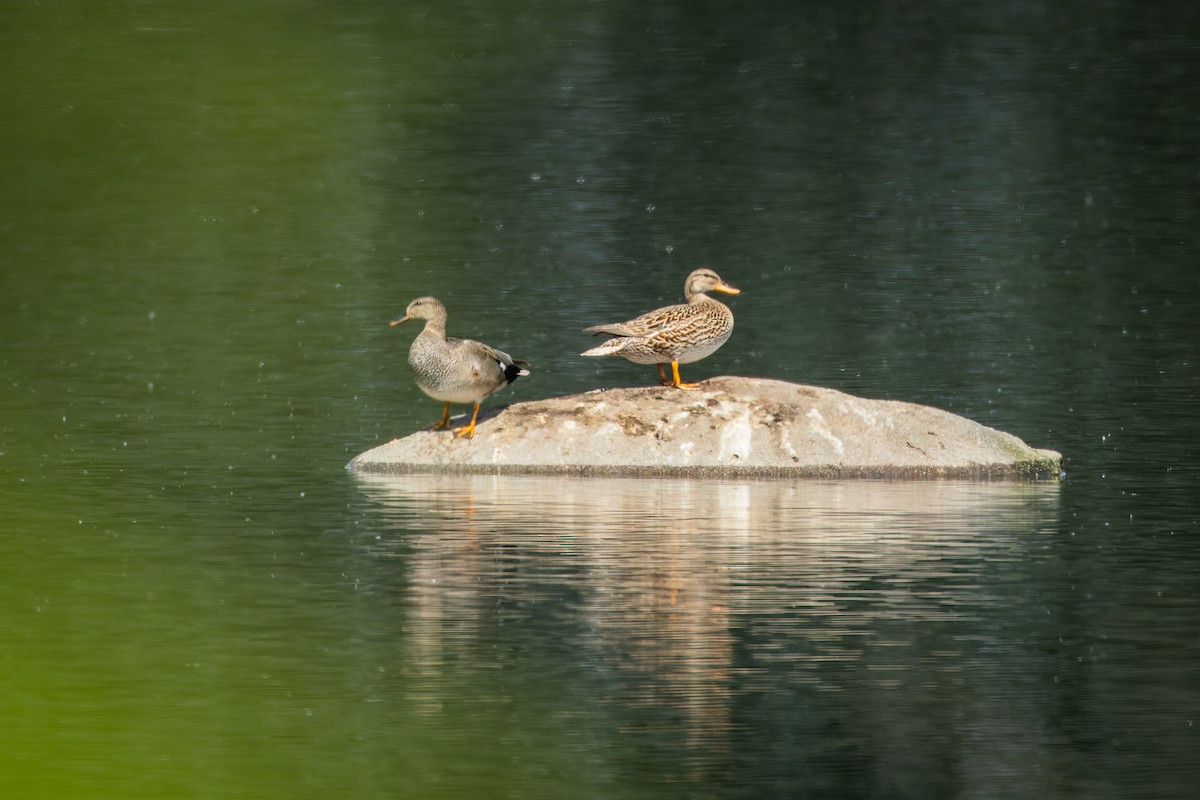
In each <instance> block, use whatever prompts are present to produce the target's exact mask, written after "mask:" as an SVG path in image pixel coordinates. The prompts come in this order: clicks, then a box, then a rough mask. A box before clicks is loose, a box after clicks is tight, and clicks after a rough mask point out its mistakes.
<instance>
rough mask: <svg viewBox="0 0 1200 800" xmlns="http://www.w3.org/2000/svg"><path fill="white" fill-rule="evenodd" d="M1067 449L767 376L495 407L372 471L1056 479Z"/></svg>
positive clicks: (382, 460)
mask: <svg viewBox="0 0 1200 800" xmlns="http://www.w3.org/2000/svg"><path fill="white" fill-rule="evenodd" d="M1061 463H1062V456H1060V455H1059V454H1058V453H1056V452H1054V451H1052V450H1038V449H1035V448H1032V447H1030V446H1028V445H1027V444H1025V443H1024V442H1022V441H1021V440H1020V439H1018V438H1017V437H1015V436H1012V435H1010V434H1007V433H1003V432H1001V431H997V430H994V429H992V428H988V427H986V426H984V425H980V424H979V423H977V422H973V421H971V420H969V419H966V418H964V417H960V416H957V415H955V414H951V413H949V412H946V411H941V410H939V409H936V408H931V407H929V406H922V405H917V404H914V403H904V402H899V401H895V400H869V399H865V398H861V397H855V396H853V395H848V394H845V393H843V392H839V391H836V390H834V389H824V388H820V387H816V386H801V385H797V384H794V383H787V382H784V381H777V380H769V379H764V378H739V377H721V378H712V379H710V380H708V381H706V382H705V383H704V384H703V385H702V387H701V388H699V389H696V390H694V391H681V390H679V389H675V388H672V387H658V386H654V387H641V388H628V389H601V390H596V391H591V392H585V393H583V394H576V395H570V396H567V397H552V398H548V399H546V400H536V401H532V402H527V403H515V404H513V405H510V406H504V407H500V408H495V409H491V410H490V411H489V412H488V413H487V414H486V415H483V418H482V419H481V420H480V422H479V425H478V429H477V432H476V434H475V438H474V439H455V438H453V436H452V435H450V434H448V433H447V432H446V431H428V430H426V431H420V432H418V433H414V434H412V435H410V436H406V437H405V438H403V439H396V440H394V441H391V442H388V443H387V444H384V445H380V446H379V447H376V448H374V449H372V450H368V451H367V452H365V453H363V454H362V455H360V456H358V457H356V458H355V459H354V460H353V461H351V462H350V463H349V464H348V465H347V467H348V468H349V469H351V470H355V471H359V472H475V473H562V474H593V475H664V476H666V475H675V476H706V477H722V476H755V475H758V476H791V477H820V478H1030V479H1038V478H1054V479H1057V477H1058V476H1059V473H1060V470H1061Z"/></svg>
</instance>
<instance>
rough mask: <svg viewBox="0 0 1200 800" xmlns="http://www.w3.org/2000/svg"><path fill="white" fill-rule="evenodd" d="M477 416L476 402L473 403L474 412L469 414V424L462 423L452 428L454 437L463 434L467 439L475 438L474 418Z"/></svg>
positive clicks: (477, 404)
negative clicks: (459, 426) (458, 426)
mask: <svg viewBox="0 0 1200 800" xmlns="http://www.w3.org/2000/svg"><path fill="white" fill-rule="evenodd" d="M478 417H479V403H476V404H475V413H473V414H471V424H470V425H464V426H463V427H461V428H455V429H454V438H455V439H459V438H461V437H463V436H465V437H467V438H468V439H474V438H475V420H476V418H478Z"/></svg>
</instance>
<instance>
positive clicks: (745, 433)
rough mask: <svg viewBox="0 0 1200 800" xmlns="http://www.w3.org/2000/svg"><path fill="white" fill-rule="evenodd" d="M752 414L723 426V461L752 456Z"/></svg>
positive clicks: (746, 413)
mask: <svg viewBox="0 0 1200 800" xmlns="http://www.w3.org/2000/svg"><path fill="white" fill-rule="evenodd" d="M752 433H753V431H752V429H751V426H750V414H749V413H748V412H743V413H742V415H741V419H731V420H729V421H728V422H726V423H725V424H724V425H722V426H721V456H720V457H721V461H731V460H741V459H744V458H747V457H748V456H749V455H750V437H751V435H752Z"/></svg>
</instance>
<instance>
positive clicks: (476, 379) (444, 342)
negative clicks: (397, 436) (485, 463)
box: [388, 297, 531, 439]
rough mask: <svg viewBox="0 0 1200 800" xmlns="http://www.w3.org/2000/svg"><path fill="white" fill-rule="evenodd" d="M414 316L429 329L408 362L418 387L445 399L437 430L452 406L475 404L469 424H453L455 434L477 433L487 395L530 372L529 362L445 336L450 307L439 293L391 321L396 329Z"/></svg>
mask: <svg viewBox="0 0 1200 800" xmlns="http://www.w3.org/2000/svg"><path fill="white" fill-rule="evenodd" d="M411 319H423V320H425V328H424V329H423V330H422V331H421V332H420V333H418V334H417V338H415V339H413V343H412V346H411V347H410V348H409V349H408V365H409V367H411V368H412V371H413V377H414V378H415V379H416V382H417V387H418V388H419V389H420V390H421V391H422V392H424V393H425V394H427V395H429V396H430V397H432V398H433V399H434V400H441V401H442V402H443V403H445V404H446V405H445V407H444V408H443V409H442V418H441V420H439V421H438V422H435V423H434V424H433V430H435V431H438V430H441V429H443V428H445V427H448V426H449V424H450V404H451V403H459V404H467V403H473V404H474V405H475V410H474V411H473V412H472V413H471V422H470V424H468V425H464V426H462V427H460V428H454V429H453V433H454V438H456V439H458V438H462V437H464V436H465V437H466V438H468V439H472V438H474V437H475V422H476V420H477V419H478V418H479V406H480V404H481V403H482V402H483V400H484V398H486V397H487V396H488V395H490V394H492V393H493V392H495V391H497V390H499V389H503V388H504V387H505V386H508V385H509V384H510V383H512V382H513V381H515V380H516V379H517V378H519V377H521V376H523V375H528V374H529V373H530V370H531V366H530V364H529V362H528V361H521V360H519V359H515V358H513V357H512V356H510V355H509V354H508V353H505V352H504V351H503V350H497V349H496V348H494V347H490V346H488V345H486V344H484V343H483V342H477V341H475V340H474V339H455V338H454V337H450V336H446V306H444V305H443V304H442V302H441V301H440V300H438V299H437V298H436V297H418V298H417V299H416V300H413V301H412V302H411V303H409V304H408V308H406V309H405V311H404V316H402V317H399V318H398V319H394V320H392V321H391V322H389V323H388V325H390V326H391V327H395V326H397V325H399V324H401V323H404V322H408V321H409V320H411Z"/></svg>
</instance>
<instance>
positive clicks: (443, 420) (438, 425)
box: [433, 403, 450, 431]
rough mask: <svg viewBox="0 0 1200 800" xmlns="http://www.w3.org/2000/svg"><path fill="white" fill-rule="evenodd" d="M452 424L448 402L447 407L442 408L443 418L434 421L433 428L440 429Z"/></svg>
mask: <svg viewBox="0 0 1200 800" xmlns="http://www.w3.org/2000/svg"><path fill="white" fill-rule="evenodd" d="M449 424H450V404H449V403H446V407H445V408H443V409H442V418H441V419H440V420H438V421H437V422H435V423H433V429H434V430H435V431H440V430H441V429H442V428H445V427H446V426H448V425H449Z"/></svg>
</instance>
